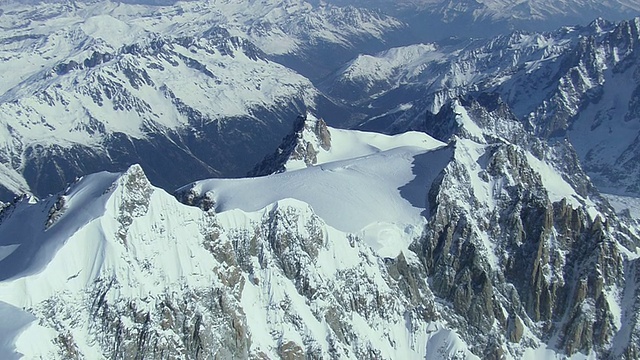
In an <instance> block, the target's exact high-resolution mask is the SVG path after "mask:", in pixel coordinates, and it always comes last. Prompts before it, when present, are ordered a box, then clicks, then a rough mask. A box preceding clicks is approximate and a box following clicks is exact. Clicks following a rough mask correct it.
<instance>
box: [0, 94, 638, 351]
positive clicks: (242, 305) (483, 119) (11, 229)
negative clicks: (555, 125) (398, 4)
mask: <svg viewBox="0 0 640 360" xmlns="http://www.w3.org/2000/svg"><path fill="white" fill-rule="evenodd" d="M445 108H450V109H451V112H450V116H449V117H448V118H447V119H449V121H450V125H449V126H448V128H449V129H450V136H449V138H450V140H449V141H448V142H446V143H445V142H441V141H438V140H436V139H434V138H432V137H430V136H428V135H426V134H424V133H417V132H415V133H411V132H409V133H406V134H403V135H398V136H388V135H382V134H376V133H367V132H359V131H347V130H338V129H334V128H331V127H327V126H326V124H324V122H323V121H322V120H319V119H317V118H316V117H315V116H313V115H311V114H307V115H306V116H305V117H303V118H300V120H299V121H298V123H301V124H302V126H297V127H296V129H295V130H296V131H295V132H294V133H292V134H291V135H289V136H287V137H286V138H285V141H284V142H283V145H282V146H281V147H280V150H279V151H278V152H277V153H280V154H284V153H285V151H284V150H285V149H291V148H292V147H291V146H290V144H291V139H297V141H296V142H295V143H296V144H298V145H299V144H305V145H304V146H303V147H302V148H304V149H310V148H311V147H313V149H314V151H313V152H307V153H306V154H307V155H308V154H309V153H313V154H314V156H313V157H309V156H302V157H301V156H300V153H299V152H297V151H292V152H290V153H289V154H290V156H289V158H288V159H285V158H284V157H283V158H282V159H281V160H283V161H284V164H283V165H284V171H282V170H283V169H282V168H281V167H279V165H276V170H280V172H278V171H276V173H275V174H273V175H270V176H265V177H257V178H246V179H211V180H204V181H200V182H196V183H193V184H190V185H187V186H185V187H183V188H181V189H180V190H178V191H177V193H176V197H177V198H178V199H180V201H181V202H182V203H181V202H179V201H178V200H176V198H174V197H173V196H171V195H170V194H168V193H166V192H165V191H163V190H161V189H158V188H156V187H154V186H153V185H151V184H150V183H149V181H148V180H147V178H146V176H145V174H144V172H143V171H142V169H141V168H140V167H139V166H137V165H135V166H132V167H131V168H129V169H128V170H127V171H125V172H124V173H120V174H118V173H106V172H102V173H97V174H93V175H88V176H85V177H83V178H81V179H79V180H78V181H77V182H76V183H74V184H72V185H71V186H70V187H69V188H68V189H67V190H66V191H64V192H62V193H60V194H58V195H55V196H52V197H50V198H47V199H44V200H40V201H38V200H35V199H34V198H32V197H28V196H26V197H23V198H21V199H17V200H16V201H15V202H14V203H13V204H11V205H9V206H7V207H6V208H5V209H4V210H3V212H2V215H1V216H2V222H1V223H0V233H1V234H2V244H1V246H2V247H1V248H0V249H2V259H1V260H0V275H1V276H2V281H1V282H0V301H1V303H0V304H2V306H1V307H0V310H1V311H2V313H3V317H4V318H7V319H14V320H15V321H12V322H11V324H5V325H2V330H3V332H4V334H5V335H6V338H7V339H10V340H9V341H7V342H6V343H5V345H4V346H3V347H2V348H0V351H2V352H3V355H4V356H9V357H16V356H18V355H19V354H23V355H25V356H27V357H38V356H42V357H46V358H82V357H92V358H112V357H116V358H119V357H144V358H166V357H179V358H182V357H189V358H211V357H233V358H304V357H314V358H354V359H355V358H382V359H395V358H428V359H452V358H465V359H476V358H483V359H492V358H495V359H499V358H505V357H506V358H518V359H521V358H531V359H534V358H535V359H540V358H550V359H552V358H557V357H561V356H569V357H571V358H576V359H578V358H584V357H596V356H597V357H610V358H628V359H633V358H635V357H637V355H638V349H637V344H638V341H637V340H638V336H640V333H638V331H637V329H638V328H639V325H638V319H637V318H636V317H635V313H636V309H637V306H638V305H639V304H638V301H639V300H638V299H639V298H638V296H637V294H636V293H635V292H636V289H637V286H638V283H637V282H638V280H637V274H636V272H637V270H636V269H637V259H638V257H639V254H638V252H637V248H636V246H637V244H638V241H639V239H638V235H637V233H636V232H634V231H635V230H634V229H633V228H631V227H629V226H627V225H626V224H625V223H624V222H622V221H620V220H618V218H617V216H616V215H615V213H614V212H613V211H612V209H611V208H610V207H609V205H608V203H607V202H606V201H604V200H603V199H602V198H601V197H600V195H599V194H598V192H597V190H596V189H595V188H594V187H593V186H592V185H590V183H589V180H588V178H587V177H586V176H585V175H584V173H583V172H582V171H581V170H580V166H579V164H578V161H577V157H576V156H575V154H574V153H572V152H571V149H570V147H569V145H568V144H566V143H555V144H553V143H548V142H545V141H542V140H539V139H537V138H535V137H532V136H526V130H525V129H524V128H523V127H522V125H521V123H520V122H519V121H518V120H517V119H516V117H515V116H514V115H513V114H512V113H510V112H509V111H508V110H506V109H505V108H504V107H503V106H499V105H496V106H494V109H493V110H486V109H485V111H483V110H481V108H482V106H481V105H480V103H479V102H478V101H476V100H473V99H469V100H467V101H464V102H463V101H455V102H452V103H449V104H447V105H446V106H445ZM488 122H491V123H492V124H493V125H494V126H492V127H489V126H487V125H488ZM483 128H484V129H483ZM318 129H319V131H318ZM488 129H492V130H488ZM328 139H330V142H329V141H328ZM309 144H311V145H309ZM322 144H324V145H325V146H322ZM329 144H330V145H329ZM316 145H318V147H316ZM297 148H299V147H293V149H297ZM310 158H313V159H315V161H311V160H309V159H310ZM307 160H309V161H307ZM271 163H272V164H277V163H276V162H275V161H272V162H271ZM265 169H266V167H265ZM265 171H266V170H265ZM309 189H314V191H309ZM25 223H29V224H32V226H29V227H25V226H24V224H25ZM35 336H37V337H38V338H39V339H43V340H42V341H40V342H39V343H38V346H32V344H31V343H29V342H28V339H29V338H33V337H35Z"/></svg>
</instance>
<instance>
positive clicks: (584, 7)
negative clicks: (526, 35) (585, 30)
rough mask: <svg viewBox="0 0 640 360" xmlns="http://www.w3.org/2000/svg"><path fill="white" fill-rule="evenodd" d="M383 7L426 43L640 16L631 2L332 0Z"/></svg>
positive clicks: (638, 8)
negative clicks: (594, 20) (452, 37)
mask: <svg viewBox="0 0 640 360" xmlns="http://www.w3.org/2000/svg"><path fill="white" fill-rule="evenodd" d="M329 2H331V3H333V4H338V5H344V4H346V3H349V4H352V5H357V6H362V7H369V8H373V9H383V11H385V12H386V13H388V14H392V15H393V16H396V17H397V18H399V19H402V20H403V21H405V22H406V23H408V25H409V27H410V28H412V29H413V32H414V33H415V34H416V36H417V37H418V38H420V39H422V41H425V40H426V41H435V40H441V39H444V38H448V37H451V36H459V37H465V38H466V37H476V38H477V37H486V36H494V35H498V34H501V33H505V32H509V31H513V30H535V31H550V30H553V29H555V28H557V27H560V26H565V25H586V24H588V23H590V22H591V21H593V19H595V18H598V17H601V18H606V19H609V20H624V19H628V18H632V17H635V16H638V15H640V2H638V1H635V0H634V1H625V0H607V1H595V0H526V1H509V0H463V1H460V0H458V1H451V0H410V1H409V0H400V1H390V0H373V1H365V0H329Z"/></svg>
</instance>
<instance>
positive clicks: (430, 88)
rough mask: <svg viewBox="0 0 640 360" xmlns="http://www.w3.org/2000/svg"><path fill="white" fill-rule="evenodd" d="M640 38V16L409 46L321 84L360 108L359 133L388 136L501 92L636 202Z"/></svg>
mask: <svg viewBox="0 0 640 360" xmlns="http://www.w3.org/2000/svg"><path fill="white" fill-rule="evenodd" d="M638 34H639V20H638V19H637V18H636V19H633V20H630V21H622V22H620V23H618V24H614V23H609V22H606V21H604V20H596V21H594V22H593V23H592V24H590V25H589V26H587V27H572V28H562V29H560V30H557V31H555V32H549V33H527V32H522V31H520V32H514V33H511V34H510V35H504V36H499V37H496V38H492V39H490V40H478V41H467V42H463V43H458V44H443V45H440V44H428V45H411V46H408V47H402V48H394V49H391V50H388V51H386V52H383V53H380V54H378V55H375V56H372V55H361V56H359V57H358V58H356V59H354V60H353V61H351V62H350V63H348V64H346V65H345V66H344V67H343V68H342V69H341V70H339V71H338V72H336V74H335V76H333V77H331V78H329V79H327V80H325V82H324V83H323V85H322V86H323V88H324V89H325V91H326V92H327V93H328V94H330V95H332V96H334V97H336V98H343V97H344V98H346V99H348V101H351V102H352V103H354V104H356V105H355V107H357V108H358V109H359V111H360V112H361V113H363V114H365V115H361V116H362V118H363V119H366V122H364V123H363V124H362V125H361V127H362V128H365V129H378V130H383V131H385V132H391V133H396V132H402V131H404V130H405V129H414V130H424V129H428V128H430V127H432V126H434V124H436V125H437V121H436V120H434V116H433V114H437V113H438V112H439V111H440V110H441V108H442V106H443V104H445V103H447V101H449V100H451V99H455V98H457V97H458V96H464V95H465V94H486V96H488V97H492V96H499V97H500V98H501V99H502V101H503V102H504V103H505V104H506V105H507V106H508V107H509V108H510V109H511V110H512V111H513V113H514V114H515V115H516V116H517V117H518V118H519V119H520V121H521V122H522V123H523V124H524V125H525V127H526V128H527V129H529V130H531V131H532V132H533V133H535V134H537V135H539V136H542V137H545V138H566V139H568V140H569V141H570V142H571V144H572V145H573V147H574V148H575V150H576V152H577V153H578V156H579V157H580V159H581V161H582V163H583V166H584V167H585V170H586V171H587V173H588V174H589V175H590V176H591V177H592V179H593V181H594V182H595V184H596V185H598V186H599V187H600V188H601V189H602V190H604V191H606V192H611V193H617V194H620V195H624V194H629V195H635V196H637V195H638V194H639V193H640V190H639V189H640V187H639V186H640V184H639V183H638V179H639V178H640V172H639V171H640V167H638V164H637V156H635V155H634V154H636V153H637V151H636V149H637V147H638V136H639V135H640V132H639V131H640V128H639V126H640V120H639V119H638V116H636V115H635V114H636V112H637V111H636V110H637V109H636V108H637V104H636V101H635V100H634V99H635V98H636V93H637V87H638V86H639V84H640V83H639V82H638V80H637V74H636V73H637V71H636V63H637V61H635V59H636V57H637V52H638V49H637V44H638V40H639V39H640V37H639V35H638ZM621 84H624V85H621ZM354 88H359V89H363V91H362V92H359V93H358V92H353V89H354ZM350 94H353V95H352V97H351V98H349V95H350ZM434 121H435V123H434ZM431 123H434V124H431Z"/></svg>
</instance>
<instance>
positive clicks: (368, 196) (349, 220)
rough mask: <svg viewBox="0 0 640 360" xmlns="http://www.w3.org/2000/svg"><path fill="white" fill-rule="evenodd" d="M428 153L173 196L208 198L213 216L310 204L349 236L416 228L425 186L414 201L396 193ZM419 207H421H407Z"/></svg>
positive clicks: (332, 165) (199, 186) (205, 185)
mask: <svg viewBox="0 0 640 360" xmlns="http://www.w3.org/2000/svg"><path fill="white" fill-rule="evenodd" d="M428 152H430V151H429V150H426V149H425V148H416V147H400V148H394V149H390V150H386V151H381V152H378V153H375V154H371V155H365V156H362V157H360V158H357V159H349V160H344V161H334V162H329V163H324V164H320V165H318V166H312V167H308V168H304V169H300V170H295V171H289V172H284V173H280V174H274V175H270V176H266V177H258V178H244V179H209V180H203V181H199V182H196V183H194V184H192V185H190V186H187V187H185V188H182V189H180V190H178V191H179V192H181V191H193V192H195V193H196V194H205V193H210V194H212V195H213V200H214V201H215V210H216V211H217V212H225V211H228V210H232V209H241V210H244V211H246V212H254V211H258V210H260V209H262V208H264V207H266V206H267V205H269V204H271V203H274V202H277V201H278V200H281V199H285V198H293V199H297V200H300V201H303V202H305V203H308V204H310V205H311V206H312V207H313V209H314V210H315V212H316V213H317V214H318V215H319V216H320V217H321V218H323V219H324V220H325V221H326V222H327V223H328V224H329V225H331V226H333V227H335V228H336V229H338V230H341V231H345V232H351V233H356V232H359V231H361V230H362V229H363V228H364V227H366V226H368V225H369V224H372V223H377V222H386V223H397V224H405V223H411V224H415V223H420V222H422V219H421V218H422V216H421V212H422V211H424V206H425V205H426V204H425V201H426V193H427V191H428V188H429V184H424V186H423V187H424V189H423V192H422V193H421V194H412V196H413V197H415V198H404V197H403V194H401V192H402V191H401V188H403V187H404V186H406V185H407V184H408V183H410V182H411V181H412V180H413V179H414V178H415V177H416V174H414V169H413V167H414V166H413V164H414V162H415V160H416V156H418V155H421V154H424V153H428ZM440 170H441V169H429V168H426V169H415V171H420V172H429V171H437V172H439V171H440ZM420 202H422V206H420V207H414V206H413V205H412V204H419V203H420Z"/></svg>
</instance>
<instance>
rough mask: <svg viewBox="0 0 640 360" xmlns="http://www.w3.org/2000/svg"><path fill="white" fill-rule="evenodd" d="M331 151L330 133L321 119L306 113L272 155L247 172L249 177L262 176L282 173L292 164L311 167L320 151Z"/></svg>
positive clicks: (298, 119) (299, 118) (316, 160)
mask: <svg viewBox="0 0 640 360" xmlns="http://www.w3.org/2000/svg"><path fill="white" fill-rule="evenodd" d="M330 149H331V133H330V132H329V129H328V128H327V124H326V123H325V122H324V120H322V119H317V118H316V117H314V116H313V115H311V114H309V113H307V114H306V115H301V116H299V117H298V118H297V119H296V122H295V123H294V125H293V131H292V133H290V134H289V135H287V136H286V137H285V138H284V139H283V140H282V144H281V145H280V147H278V149H277V150H276V152H275V153H274V154H271V155H269V156H267V157H265V159H264V160H262V162H260V163H259V164H258V165H256V167H255V168H254V169H253V170H251V172H249V176H263V175H269V174H273V173H278V172H283V171H285V170H286V169H287V168H288V167H292V166H295V165H293V163H295V162H301V163H303V164H304V165H305V166H313V165H315V164H316V163H317V162H318V159H317V155H318V153H319V152H320V151H323V150H324V151H329V150H330Z"/></svg>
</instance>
